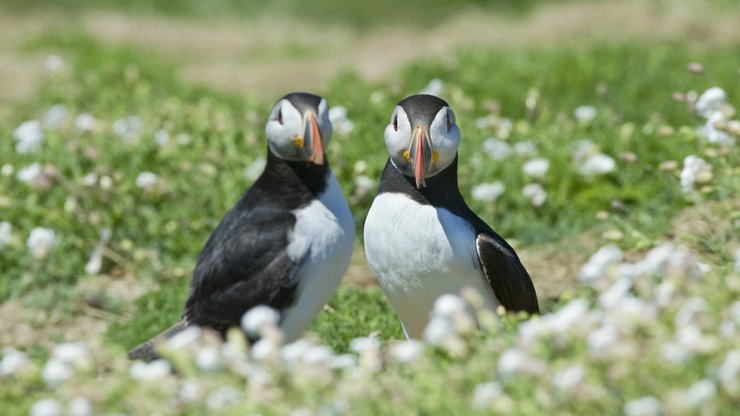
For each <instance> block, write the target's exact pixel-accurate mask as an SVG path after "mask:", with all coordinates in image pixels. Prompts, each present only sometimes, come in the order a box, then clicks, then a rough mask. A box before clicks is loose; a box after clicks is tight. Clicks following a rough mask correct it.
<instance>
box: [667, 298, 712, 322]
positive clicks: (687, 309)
mask: <svg viewBox="0 0 740 416" xmlns="http://www.w3.org/2000/svg"><path fill="white" fill-rule="evenodd" d="M706 310H707V301H706V300H704V298H701V297H698V296H692V297H690V298H688V299H686V301H685V302H684V303H683V305H681V308H680V309H679V310H678V312H676V316H675V317H674V318H673V324H674V325H675V326H676V328H681V327H684V326H686V325H689V324H690V323H692V322H693V321H694V320H695V318H696V317H697V316H700V315H701V314H702V313H703V312H705V311H706Z"/></svg>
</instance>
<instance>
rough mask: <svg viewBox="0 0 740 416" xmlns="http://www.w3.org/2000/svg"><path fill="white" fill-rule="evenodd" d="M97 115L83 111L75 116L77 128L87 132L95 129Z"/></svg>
mask: <svg viewBox="0 0 740 416" xmlns="http://www.w3.org/2000/svg"><path fill="white" fill-rule="evenodd" d="M95 123H96V120H95V117H93V116H92V115H91V114H89V113H82V114H80V115H78V116H77V117H75V129H77V131H78V132H80V133H87V132H90V131H93V130H94V129H95Z"/></svg>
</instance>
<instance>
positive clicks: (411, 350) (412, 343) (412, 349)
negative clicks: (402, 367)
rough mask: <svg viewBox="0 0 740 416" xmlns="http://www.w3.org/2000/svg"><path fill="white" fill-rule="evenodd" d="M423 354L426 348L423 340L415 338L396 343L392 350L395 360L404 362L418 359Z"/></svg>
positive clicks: (392, 356)
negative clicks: (422, 342)
mask: <svg viewBox="0 0 740 416" xmlns="http://www.w3.org/2000/svg"><path fill="white" fill-rule="evenodd" d="M422 354H424V348H423V346H422V344H421V342H419V341H416V340H413V339H411V340H408V341H401V342H399V343H397V344H394V345H393V347H392V348H391V350H390V356H391V358H392V359H393V361H395V362H397V363H404V364H408V363H411V362H414V361H416V360H418V359H419V358H420V357H421V356H422Z"/></svg>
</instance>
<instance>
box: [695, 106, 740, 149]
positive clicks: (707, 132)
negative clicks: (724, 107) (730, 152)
mask: <svg viewBox="0 0 740 416" xmlns="http://www.w3.org/2000/svg"><path fill="white" fill-rule="evenodd" d="M729 123H731V122H729V121H727V120H726V119H725V115H724V114H723V113H721V112H719V111H717V112H714V113H712V114H710V115H709V116H708V117H707V121H706V123H705V124H704V125H703V126H701V127H699V128H698V129H696V134H697V135H698V136H699V137H701V138H702V139H704V140H706V141H707V142H709V143H714V144H718V145H721V146H732V145H734V144H735V138H734V137H732V135H730V133H728V132H726V131H724V130H721V129H720V128H718V127H720V126H721V125H723V124H724V125H728V124H729Z"/></svg>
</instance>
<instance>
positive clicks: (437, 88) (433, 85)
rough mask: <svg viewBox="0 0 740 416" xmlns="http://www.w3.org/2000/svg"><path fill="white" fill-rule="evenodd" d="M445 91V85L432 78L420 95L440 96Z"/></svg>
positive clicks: (439, 80)
mask: <svg viewBox="0 0 740 416" xmlns="http://www.w3.org/2000/svg"><path fill="white" fill-rule="evenodd" d="M444 91H445V83H444V81H442V80H441V79H439V78H434V79H432V80H431V81H429V84H427V85H426V87H424V88H423V89H422V90H421V92H420V94H429V95H437V96H439V95H442V93H443V92H444Z"/></svg>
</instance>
